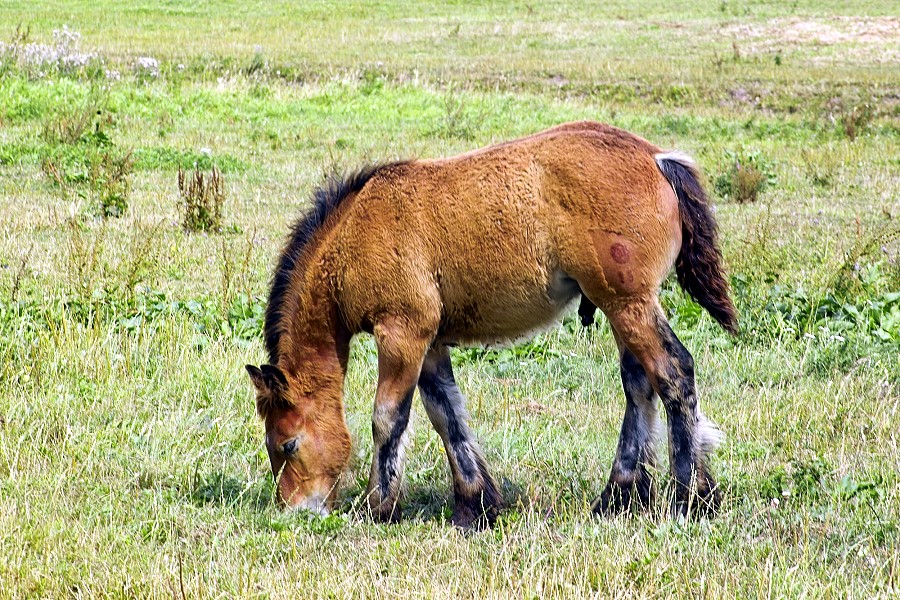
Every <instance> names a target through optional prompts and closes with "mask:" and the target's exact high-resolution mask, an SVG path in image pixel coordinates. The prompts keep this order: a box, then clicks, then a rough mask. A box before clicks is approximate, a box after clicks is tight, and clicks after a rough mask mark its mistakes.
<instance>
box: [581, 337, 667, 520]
mask: <svg viewBox="0 0 900 600" xmlns="http://www.w3.org/2000/svg"><path fill="white" fill-rule="evenodd" d="M619 352H620V355H621V357H620V363H619V370H620V372H621V375H622V387H623V389H624V390H625V401H626V406H625V417H624V418H623V419H622V431H621V433H620V434H619V444H618V447H617V448H616V458H615V460H614V461H613V466H612V472H611V473H610V475H609V482H608V483H607V484H606V489H604V490H603V493H602V494H601V495H600V497H599V498H598V499H597V500H596V501H595V502H594V506H593V510H594V512H597V513H600V514H603V515H612V514H616V513H620V512H623V511H627V510H630V509H633V508H639V509H647V508H649V507H650V506H651V505H652V503H653V500H654V497H655V495H656V487H655V484H654V481H653V474H654V472H655V471H656V443H657V440H658V437H659V432H660V427H661V423H660V421H659V412H658V411H657V407H656V393H655V392H654V391H653V387H652V386H651V385H650V380H649V379H647V373H646V372H645V371H644V367H642V366H641V364H640V363H639V362H638V361H637V358H635V356H634V354H632V353H631V351H629V350H628V349H627V348H626V347H625V346H624V345H623V344H622V343H621V342H620V343H619Z"/></svg>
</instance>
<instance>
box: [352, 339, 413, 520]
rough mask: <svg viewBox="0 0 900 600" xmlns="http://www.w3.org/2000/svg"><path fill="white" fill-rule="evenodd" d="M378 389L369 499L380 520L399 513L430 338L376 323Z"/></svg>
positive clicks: (373, 424)
mask: <svg viewBox="0 0 900 600" xmlns="http://www.w3.org/2000/svg"><path fill="white" fill-rule="evenodd" d="M375 342H376V344H377V345H378V390H377V392H376V394H375V410H374V411H373V413H372V440H373V442H374V444H373V450H372V468H371V470H370V471H369V487H368V492H367V496H368V500H369V508H370V509H371V511H372V516H373V518H375V519H376V520H378V521H388V522H395V521H397V520H399V519H400V509H399V507H398V502H399V499H400V489H401V484H402V481H403V467H404V465H405V462H406V444H407V440H408V438H409V435H408V432H407V427H408V425H409V415H410V409H411V408H412V398H413V393H414V392H415V389H416V382H417V381H418V378H419V371H420V369H421V365H422V357H423V355H424V352H425V347H426V346H427V342H424V341H422V336H408V335H405V332H404V331H402V330H399V329H398V328H391V327H390V325H384V324H379V325H376V327H375Z"/></svg>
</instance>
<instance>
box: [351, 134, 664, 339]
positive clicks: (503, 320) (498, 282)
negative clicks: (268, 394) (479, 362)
mask: <svg viewBox="0 0 900 600" xmlns="http://www.w3.org/2000/svg"><path fill="white" fill-rule="evenodd" d="M656 150H658V149H657V148H656V147H655V146H652V145H651V144H649V143H648V142H646V141H644V140H642V139H641V138H638V137H636V136H633V135H631V134H627V133H626V132H622V131H621V130H618V129H615V128H611V127H609V126H605V125H601V124H596V123H572V124H567V125H564V126H561V127H559V128H556V129H554V130H550V131H548V132H544V133H542V134H536V135H534V136H530V137H528V138H524V139H522V140H517V141H514V142H509V143H505V144H501V145H498V146H494V147H490V148H486V149H483V150H479V151H475V152H471V153H467V154H463V155H460V156H458V157H453V158H448V159H440V160H433V161H416V162H411V163H407V164H404V165H401V166H397V167H395V168H391V169H389V170H387V171H386V172H384V173H379V174H378V175H377V176H376V177H373V179H372V180H371V181H370V182H369V183H368V184H367V185H366V187H365V188H364V189H363V190H362V191H361V192H360V194H359V197H358V198H357V199H356V200H355V201H354V205H353V207H352V209H351V210H350V211H349V212H348V215H347V217H346V218H345V219H344V222H343V223H342V228H341V229H342V231H341V233H340V234H338V235H337V236H336V246H337V247H338V248H339V250H338V256H340V257H341V259H340V262H341V263H342V265H341V269H340V270H341V271H342V272H343V280H344V281H343V285H342V289H343V295H344V304H346V307H345V312H346V313H347V314H348V315H350V317H351V320H355V321H359V322H365V321H369V322H371V321H372V320H374V319H377V318H378V316H377V315H378V314H384V313H389V312H390V311H391V310H404V311H407V312H420V313H422V318H423V319H426V320H430V321H435V320H437V322H438V324H439V325H438V327H439V330H440V335H441V336H442V337H444V338H445V339H446V340H448V341H459V342H488V343H492V342H497V341H503V340H506V339H511V338H515V337H518V336H520V335H522V334H523V333H526V332H528V331H530V330H532V329H535V328H539V327H541V326H544V325H546V324H548V323H549V322H552V321H553V320H554V319H555V318H556V317H557V315H558V314H559V312H560V311H561V310H562V309H563V308H564V307H565V306H566V305H567V304H568V303H569V301H570V300H572V299H573V298H574V297H575V296H577V295H578V294H579V291H580V286H581V285H584V280H588V279H590V280H594V281H595V282H598V285H601V286H602V287H604V288H605V293H608V294H610V295H615V294H622V293H640V292H642V291H644V289H645V288H646V289H651V288H655V287H656V286H658V284H659V280H661V279H662V277H663V276H664V275H665V272H667V271H668V269H669V268H670V266H671V261H672V260H674V255H673V254H672V242H671V237H672V231H671V228H672V214H671V212H672V210H671V205H670V204H671V203H670V202H668V200H669V199H666V198H661V196H665V194H666V192H667V191H668V193H671V189H667V188H663V187H661V185H662V184H661V182H663V181H664V180H663V179H662V177H661V175H660V174H659V172H658V170H657V168H656V166H655V163H654V162H653V152H654V151H656ZM675 210H676V215H675V216H677V207H676V209H675ZM623 258H624V259H625V260H624V262H622V259H623ZM660 271H661V272H660Z"/></svg>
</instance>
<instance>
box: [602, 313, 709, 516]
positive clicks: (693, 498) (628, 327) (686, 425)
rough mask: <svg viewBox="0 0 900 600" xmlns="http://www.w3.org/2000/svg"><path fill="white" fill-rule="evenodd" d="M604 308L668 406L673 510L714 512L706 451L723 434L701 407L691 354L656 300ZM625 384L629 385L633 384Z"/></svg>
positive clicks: (702, 512) (614, 472) (699, 512)
mask: <svg viewBox="0 0 900 600" xmlns="http://www.w3.org/2000/svg"><path fill="white" fill-rule="evenodd" d="M635 300H636V299H635ZM606 312H607V315H608V316H609V319H610V323H611V324H612V326H613V329H614V330H615V331H616V333H617V334H618V336H619V337H620V338H621V341H622V343H623V344H624V345H625V346H626V347H627V348H628V350H629V351H630V352H631V353H633V354H634V356H635V357H636V358H637V360H638V361H639V362H640V365H641V366H642V367H643V369H644V371H645V373H646V376H647V380H648V381H649V382H650V384H651V385H652V387H653V389H654V390H655V391H656V392H657V393H658V394H659V397H660V398H661V399H662V403H663V406H664V407H665V409H666V415H667V417H668V426H669V466H670V469H671V472H672V479H673V480H674V485H675V497H674V501H673V504H672V512H673V513H674V514H676V515H680V516H687V515H689V514H691V515H694V516H696V515H699V514H706V513H712V512H715V510H716V509H717V508H718V505H719V503H720V500H721V493H720V491H719V489H718V487H717V486H716V481H715V479H714V478H713V476H712V475H711V474H710V472H709V468H708V466H707V455H708V453H709V452H710V451H711V450H712V449H713V448H714V447H715V445H716V444H717V443H718V442H719V441H720V440H721V438H722V433H721V432H720V431H719V430H718V429H717V428H716V426H715V425H713V424H712V423H711V422H710V421H708V420H707V419H706V418H705V417H704V416H703V414H702V413H701V412H700V410H699V409H698V407H697V392H696V388H695V384H694V359H693V357H692V356H691V354H690V353H689V352H688V351H687V349H686V348H685V347H684V346H683V345H682V343H681V342H680V341H679V340H678V338H677V337H675V334H674V333H673V332H672V329H671V328H670V327H669V324H668V323H667V322H666V319H665V316H664V315H663V312H662V308H661V307H660V306H659V302H658V300H657V299H656V298H652V299H650V300H646V301H643V302H638V301H633V302H630V303H628V304H626V305H622V306H621V307H618V310H612V311H606ZM623 356H624V355H623ZM623 364H624V363H623ZM624 379H625V373H623V381H624ZM624 383H625V386H626V389H627V386H628V385H629V384H628V383H627V381H626V382H624ZM627 418H628V414H627V412H626V419H627ZM624 425H626V426H627V425H628V423H627V422H626V423H625V424H624ZM628 445H629V444H627V443H626V447H627V446H628ZM626 454H627V452H626ZM626 466H627V465H626ZM615 475H616V469H615V467H614V469H613V476H615Z"/></svg>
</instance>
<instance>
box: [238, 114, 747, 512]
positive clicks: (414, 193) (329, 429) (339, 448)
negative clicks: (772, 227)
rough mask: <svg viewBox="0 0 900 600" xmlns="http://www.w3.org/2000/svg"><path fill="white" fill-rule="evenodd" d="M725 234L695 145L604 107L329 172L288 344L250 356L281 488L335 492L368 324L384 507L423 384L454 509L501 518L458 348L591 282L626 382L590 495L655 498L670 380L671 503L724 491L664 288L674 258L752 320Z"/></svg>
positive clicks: (270, 341)
mask: <svg viewBox="0 0 900 600" xmlns="http://www.w3.org/2000/svg"><path fill="white" fill-rule="evenodd" d="M716 237H717V234H716V224H715V221H714V219H713V216H712V214H711V212H710V209H709V206H708V203H707V198H706V195H705V193H704V191H703V188H702V187H701V184H700V183H699V173H698V171H697V168H696V167H695V165H694V163H693V161H692V160H691V159H690V158H689V157H687V156H686V155H684V154H681V153H678V152H663V151H662V150H660V149H659V148H657V147H656V146H654V145H652V144H650V143H649V142H647V141H645V140H643V139H641V138H639V137H637V136H635V135H633V134H630V133H628V132H626V131H623V130H621V129H617V128H615V127H611V126H608V125H602V124H599V123H591V122H581V123H570V124H566V125H562V126H560V127H557V128H554V129H551V130H549V131H545V132H542V133H538V134H535V135H532V136H530V137H526V138H523V139H520V140H516V141H512V142H508V143H504V144H499V145H495V146H491V147H488V148H484V149H481V150H476V151H473V152H469V153H466V154H462V155H459V156H456V157H453V158H445V159H437V160H415V161H408V162H398V163H393V164H385V165H381V166H374V167H368V168H366V169H364V170H362V171H359V172H357V173H356V174H354V175H351V176H349V177H346V178H343V179H337V178H333V179H331V180H329V181H328V183H326V184H325V185H324V186H323V187H322V188H320V189H318V190H317V191H316V192H315V195H314V198H313V207H312V210H311V211H310V212H309V213H308V214H307V215H306V216H304V217H302V218H301V219H300V220H299V221H298V222H297V223H296V224H295V225H294V227H293V229H292V231H291V232H290V235H289V236H288V239H287V243H286V245H285V247H284V250H283V252H282V253H281V257H280V259H279V261H278V265H277V268H276V270H275V274H274V278H273V281H272V288H271V294H270V296H269V304H268V307H267V310H266V316H265V343H266V347H267V350H268V353H269V361H270V363H271V364H267V365H262V366H261V367H255V366H252V365H248V366H247V371H248V372H249V374H250V378H251V379H252V382H253V384H254V386H255V388H256V407H257V411H258V413H259V415H260V417H261V418H262V419H263V420H264V421H265V429H266V448H267V450H268V454H269V460H270V462H271V466H272V472H273V474H274V476H275V478H276V487H277V497H278V499H279V501H280V502H281V503H282V504H283V505H286V506H287V507H297V508H304V509H308V510H312V511H316V512H319V513H321V514H327V512H328V511H329V510H330V508H332V506H333V503H334V499H335V487H336V482H337V480H338V478H339V476H340V475H341V473H342V471H343V470H344V469H345V467H346V465H347V463H348V459H349V456H350V435H349V433H348V430H347V426H346V424H345V418H344V406H343V401H342V391H343V381H344V375H345V373H346V369H347V360H348V354H349V348H350V339H351V338H352V337H353V336H354V335H355V334H357V333H359V332H367V333H370V334H372V335H374V337H375V343H376V345H377V348H378V386H377V391H376V393H375V408H374V412H373V414H372V436H373V438H374V449H373V452H372V468H371V471H370V475H369V484H368V492H367V493H368V504H369V507H370V509H371V512H372V514H373V516H374V517H375V518H376V519H378V520H384V521H393V520H396V519H398V518H399V515H400V511H399V509H398V499H399V496H400V489H401V480H402V475H403V465H404V456H405V448H406V442H407V427H408V424H409V418H410V408H411V406H412V399H413V393H414V391H415V389H416V387H418V388H419V392H420V396H421V398H422V402H423V403H424V404H425V411H426V412H427V414H428V417H429V419H430V420H431V423H432V424H433V425H434V428H435V429H436V430H437V432H438V434H440V436H441V439H442V440H443V443H444V447H445V448H446V451H447V458H448V459H449V463H450V470H451V473H452V478H453V492H454V503H455V506H454V512H453V523H454V524H456V525H458V526H461V527H485V526H487V525H489V524H491V523H493V521H494V519H495V518H496V516H497V512H498V510H499V509H500V508H501V507H502V505H503V498H502V496H501V493H500V491H499V489H498V486H497V483H496V481H495V480H494V478H493V477H492V476H491V474H490V472H489V470H488V466H487V463H486V462H485V459H484V455H483V454H482V451H481V449H480V448H479V446H478V444H477V442H476V441H475V438H474V436H473V435H472V432H471V430H470V429H469V426H468V424H467V420H468V415H467V413H466V409H465V399H464V397H463V394H462V393H461V392H460V390H459V388H458V387H457V384H456V380H455V378H454V375H453V368H452V365H451V361H450V353H449V350H448V348H449V347H450V346H454V345H457V344H484V343H497V342H503V341H508V340H515V339H519V338H521V337H522V336H523V335H524V334H527V333H529V332H532V331H534V330H537V329H539V328H541V327H544V326H546V325H548V324H551V323H552V322H554V321H555V320H556V319H557V318H558V316H559V315H560V313H561V311H563V310H564V309H565V308H566V307H567V306H568V305H570V304H571V303H572V302H573V301H574V300H575V299H576V298H578V297H581V296H583V297H584V298H585V301H584V303H583V304H582V311H588V310H589V311H590V314H591V318H592V317H593V309H594V306H596V307H599V308H600V309H601V310H602V311H603V312H604V313H605V314H606V316H607V318H608V319H609V322H610V325H611V326H612V331H613V335H614V337H615V341H616V344H617V345H618V348H619V353H620V359H621V364H620V367H621V375H622V384H623V387H624V390H625V399H626V402H627V404H626V409H625V417H624V420H623V422H622V429H621V434H620V437H619V443H618V448H617V450H616V457H615V460H614V462H613V466H612V473H611V475H610V477H609V481H608V483H607V485H606V488H605V489H604V491H603V492H602V494H601V495H600V497H599V498H598V499H597V501H596V502H595V503H594V505H593V510H594V511H595V512H598V513H601V514H611V513H616V512H619V511H623V510H626V509H628V508H629V507H632V506H633V507H636V508H645V507H648V506H649V505H650V504H651V502H652V501H653V498H654V495H655V489H656V486H655V484H654V482H653V473H654V472H655V470H656V469H655V465H656V453H655V435H656V431H657V429H656V426H657V424H658V419H659V417H658V413H657V402H656V398H657V397H659V398H661V399H662V404H663V406H664V408H665V411H666V413H667V417H668V434H669V435H668V438H669V439H668V442H669V457H670V463H671V472H672V478H673V481H674V495H673V501H672V502H673V504H672V510H673V511H674V512H675V513H676V514H680V515H687V514H689V513H692V514H700V513H705V512H710V511H713V510H714V509H715V508H716V506H717V504H718V502H719V497H720V494H719V491H718V489H717V487H716V483H715V481H714V479H713V477H712V476H711V475H710V473H709V470H708V468H707V462H706V457H707V453H708V452H709V451H710V449H711V448H712V447H713V446H714V444H715V443H716V442H717V441H718V440H719V438H720V433H719V431H718V429H716V428H715V426H714V425H712V423H710V422H709V421H707V420H706V419H705V418H704V417H703V415H702V414H701V413H700V411H699V410H698V408H697V396H696V391H695V387H694V362H693V359H692V357H691V355H690V353H689V352H688V351H687V349H686V348H685V347H684V346H683V345H682V344H681V342H680V341H679V340H678V338H676V337H675V334H674V333H673V332H672V329H671V328H670V327H669V325H668V323H667V322H666V318H665V316H664V314H663V311H662V309H661V307H660V304H659V299H658V296H657V295H658V290H659V286H660V283H661V282H662V281H663V278H665V277H666V274H667V273H668V272H669V270H670V269H671V268H672V265H673V264H674V265H675V270H676V273H677V276H678V281H679V283H680V284H681V286H682V287H683V288H684V289H685V290H686V291H687V292H688V293H689V294H690V295H691V296H692V297H693V298H694V299H696V300H697V302H698V303H699V304H700V305H701V306H703V307H704V308H706V309H707V310H708V311H709V312H710V314H711V315H712V316H713V317H714V318H715V319H716V320H717V321H718V322H719V323H720V324H721V325H722V326H723V327H724V328H725V329H727V330H728V331H730V332H735V331H736V330H737V319H736V314H735V310H734V306H733V305H732V303H731V300H730V298H729V296H728V284H727V282H726V279H725V277H724V276H723V270H722V256H721V253H720V251H719V249H718V246H717V239H716ZM582 315H584V312H582Z"/></svg>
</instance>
